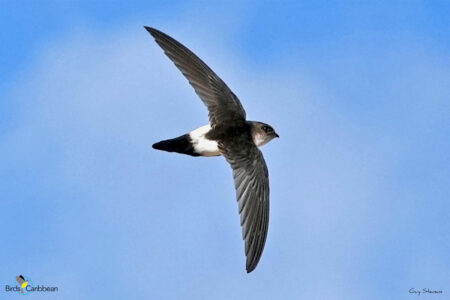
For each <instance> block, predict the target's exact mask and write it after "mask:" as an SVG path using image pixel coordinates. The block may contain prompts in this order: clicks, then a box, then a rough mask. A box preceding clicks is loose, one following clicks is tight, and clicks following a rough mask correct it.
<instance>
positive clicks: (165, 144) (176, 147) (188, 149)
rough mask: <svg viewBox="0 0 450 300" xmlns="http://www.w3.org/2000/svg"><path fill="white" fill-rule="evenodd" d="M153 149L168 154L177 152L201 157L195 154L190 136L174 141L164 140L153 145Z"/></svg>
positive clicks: (183, 136)
mask: <svg viewBox="0 0 450 300" xmlns="http://www.w3.org/2000/svg"><path fill="white" fill-rule="evenodd" d="M152 147H153V149H157V150H162V151H167V152H177V153H181V154H187V155H191V156H199V154H198V153H196V152H195V149H194V147H193V145H192V142H191V137H190V136H189V134H184V135H182V136H179V137H177V138H174V139H169V140H164V141H161V142H158V143H155V144H153V146H152Z"/></svg>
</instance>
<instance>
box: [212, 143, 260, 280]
mask: <svg viewBox="0 0 450 300" xmlns="http://www.w3.org/2000/svg"><path fill="white" fill-rule="evenodd" d="M219 148H220V150H221V153H222V154H223V155H224V156H225V158H226V160H227V161H228V163H229V164H230V165H231V168H232V169H233V177H234V185H235V188H236V197H237V201H238V202H239V214H240V216H241V226H242V236H243V239H244V240H245V255H246V256H247V263H246V268H247V273H250V272H251V271H253V270H254V269H255V267H256V265H257V264H258V262H259V259H260V258H261V255H262V252H263V249H264V244H265V242H266V237H267V230H268V226H269V172H268V170H267V165H266V162H265V161H264V157H263V155H262V153H261V151H259V149H258V148H257V147H256V146H255V144H254V143H253V142H251V141H246V140H245V141H243V140H240V141H236V143H235V144H231V145H230V144H228V145H227V144H226V143H225V144H223V143H219Z"/></svg>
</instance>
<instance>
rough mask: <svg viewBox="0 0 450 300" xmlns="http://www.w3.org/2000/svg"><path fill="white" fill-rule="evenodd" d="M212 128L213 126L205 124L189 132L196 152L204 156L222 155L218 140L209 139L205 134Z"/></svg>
mask: <svg viewBox="0 0 450 300" xmlns="http://www.w3.org/2000/svg"><path fill="white" fill-rule="evenodd" d="M210 130H211V126H210V125H209V124H208V125H205V126H202V127H200V128H197V129H195V130H193V131H191V132H190V133H189V136H190V137H191V140H192V146H193V147H194V150H195V152H197V153H198V154H200V155H202V156H218V155H220V152H219V148H218V147H217V142H216V141H211V140H208V139H207V138H206V137H205V135H206V134H207V133H208V132H209V131H210Z"/></svg>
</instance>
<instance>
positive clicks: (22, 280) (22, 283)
mask: <svg viewBox="0 0 450 300" xmlns="http://www.w3.org/2000/svg"><path fill="white" fill-rule="evenodd" d="M16 281H17V283H18V284H19V285H20V292H21V293H22V294H23V293H24V292H23V290H24V289H25V288H26V287H27V285H28V280H25V277H23V275H19V276H16Z"/></svg>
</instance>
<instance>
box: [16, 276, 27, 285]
mask: <svg viewBox="0 0 450 300" xmlns="http://www.w3.org/2000/svg"><path fill="white" fill-rule="evenodd" d="M16 281H17V283H18V284H20V285H22V283H24V282H25V278H23V277H22V276H16Z"/></svg>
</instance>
